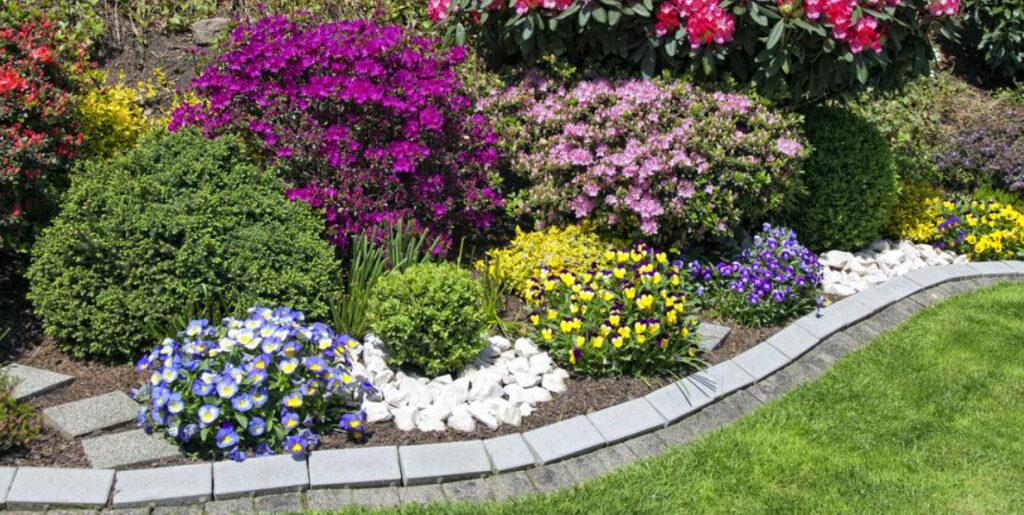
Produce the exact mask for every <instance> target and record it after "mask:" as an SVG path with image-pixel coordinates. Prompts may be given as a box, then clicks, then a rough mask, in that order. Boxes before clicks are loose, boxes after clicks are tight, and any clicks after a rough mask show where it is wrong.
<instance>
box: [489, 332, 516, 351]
mask: <svg viewBox="0 0 1024 515" xmlns="http://www.w3.org/2000/svg"><path fill="white" fill-rule="evenodd" d="M488 342H490V344H491V346H492V347H494V348H495V349H497V350H498V352H502V353H504V352H506V351H508V350H510V349H512V342H510V341H508V338H505V337H504V336H492V337H491V338H490V339H489V340H488Z"/></svg>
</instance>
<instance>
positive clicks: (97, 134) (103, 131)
mask: <svg viewBox="0 0 1024 515" xmlns="http://www.w3.org/2000/svg"><path fill="white" fill-rule="evenodd" d="M166 83H167V82H166V78H165V77H164V76H163V74H162V73H161V72H160V71H159V70H157V71H156V77H155V78H154V79H152V80H150V81H147V82H142V81H140V82H138V83H137V84H136V85H135V86H134V87H133V86H130V85H128V84H125V83H124V75H123V74H121V75H120V76H118V82H117V83H114V84H110V85H104V86H100V87H98V88H94V89H92V90H91V91H89V93H87V94H86V95H85V96H84V97H83V98H82V99H81V101H80V102H79V106H78V115H79V119H80V120H81V123H82V133H83V140H84V141H83V145H84V146H85V149H86V152H87V154H88V155H90V156H100V157H110V156H112V155H114V154H117V153H119V152H123V151H125V150H128V149H130V148H132V147H133V146H135V143H136V142H137V141H138V140H139V138H140V137H142V136H143V135H144V134H146V132H148V131H149V130H150V129H152V128H153V127H154V126H156V125H158V124H159V123H160V122H159V120H155V119H153V120H151V119H149V118H148V117H147V116H146V112H145V109H144V106H145V103H146V102H147V101H149V100H151V99H153V98H154V97H156V96H157V95H158V94H160V92H161V91H162V90H164V89H166V88H167V86H166Z"/></svg>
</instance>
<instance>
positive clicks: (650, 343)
mask: <svg viewBox="0 0 1024 515" xmlns="http://www.w3.org/2000/svg"><path fill="white" fill-rule="evenodd" d="M605 258H606V260H607V262H608V263H610V264H608V265H598V264H596V263H595V264H594V265H593V266H592V267H591V269H590V270H589V271H587V272H583V273H574V272H570V271H568V270H553V269H550V268H547V267H545V268H542V269H541V270H540V274H539V275H538V278H536V279H531V280H530V286H529V288H528V290H527V292H526V300H527V302H528V303H529V304H530V305H531V306H532V307H533V312H532V313H531V314H530V317H529V318H530V324H531V326H532V327H533V331H534V332H535V333H536V334H535V341H537V342H539V343H540V344H541V345H542V346H544V347H546V348H547V349H549V350H550V351H551V352H552V354H553V355H554V356H555V357H556V358H557V359H559V360H560V361H563V362H565V363H568V364H569V365H570V366H571V367H572V368H573V369H574V370H577V371H579V372H581V373H584V374H587V375H614V374H649V373H666V372H673V371H678V370H679V369H680V368H684V367H695V366H697V365H698V364H699V363H700V361H699V359H698V358H697V346H696V335H695V330H696V328H697V324H698V321H697V319H696V318H695V317H694V316H693V313H692V311H691V306H690V305H689V304H688V303H687V298H686V295H684V293H683V291H684V284H683V282H684V281H685V280H686V279H685V273H683V272H681V271H680V269H679V267H678V266H676V265H674V264H672V263H671V262H670V261H669V258H668V255H667V254H665V253H664V252H657V251H655V250H653V249H652V248H650V247H648V246H647V245H645V244H642V243H638V244H637V245H635V246H633V247H632V248H629V249H626V250H618V251H608V254H607V255H606V256H605Z"/></svg>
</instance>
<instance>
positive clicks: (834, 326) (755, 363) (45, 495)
mask: <svg viewBox="0 0 1024 515" xmlns="http://www.w3.org/2000/svg"><path fill="white" fill-rule="evenodd" d="M1004 278H1017V280H1024V261H1003V262H989V263H971V264H967V265H949V266H940V267H927V268H922V269H918V270H915V271H913V272H911V273H910V274H907V275H905V276H901V277H898V278H894V279H892V280H890V281H887V282H885V283H881V284H879V285H875V286H873V287H871V288H869V289H867V290H864V291H862V292H860V293H857V294H855V295H852V296H850V297H847V298H845V299H843V300H841V301H839V302H837V303H835V304H833V305H832V306H829V307H827V308H825V309H823V310H822V312H821V313H820V314H817V313H815V314H811V315H807V316H805V317H803V318H801V319H799V320H797V321H796V322H794V323H793V324H791V325H790V326H789V327H787V328H786V329H784V330H783V331H780V332H779V333H777V334H776V335H775V336H773V337H771V338H769V339H768V340H765V341H763V342H761V343H759V344H758V345H756V346H754V347H753V348H751V349H749V350H747V351H745V352H744V353H742V354H740V355H738V356H736V357H734V358H733V359H730V360H727V361H725V362H722V363H718V364H716V365H714V366H712V367H709V368H707V369H705V370H703V371H701V372H698V373H695V374H692V375H690V376H688V377H686V378H683V379H682V380H680V381H678V382H676V383H673V384H670V385H668V386H666V387H664V388H661V389H659V390H655V391H653V392H651V393H649V394H647V395H646V396H644V397H641V398H638V399H633V400H630V401H626V402H624V403H620V404H617V405H615V406H611V407H609V408H605V409H603V410H599V411H597V412H594V413H590V414H587V415H581V416H577V417H573V418H570V419H567V420H563V421H560V422H556V423H554V424H550V425H548V426H544V427H541V428H537V429H533V430H530V431H527V432H525V433H515V434H512V435H506V436H502V437H497V438H491V439H489V440H469V441H462V442H452V443H446V444H429V445H415V446H403V447H394V446H391V447H368V448H358V449H336V450H321V451H313V452H312V453H311V454H310V456H309V458H308V460H294V459H292V458H291V457H289V456H275V457H270V458H258V459H250V460H249V461H246V462H242V463H234V462H216V463H213V464H212V465H210V464H199V465H187V466H184V467H183V466H177V467H163V468H155V469H148V470H145V471H121V472H116V476H115V471H113V470H78V469H48V468H38V467H22V468H16V469H12V468H0V508H3V507H7V508H28V509H37V508H44V507H46V506H61V505H65V506H93V507H101V506H106V505H107V504H108V503H110V502H111V497H113V499H112V504H113V506H114V507H115V508H119V507H127V506H143V504H145V505H147V506H153V505H165V504H181V503H187V502H197V501H199V502H201V501H202V500H204V499H230V498H235V497H247V496H253V495H258V494H259V495H263V494H270V493H279V492H288V491H292V492H295V491H298V490H309V493H308V494H306V496H305V497H306V499H307V504H308V507H309V508H310V509H312V508H313V507H314V505H316V506H318V507H319V506H320V505H321V504H322V501H324V500H326V499H328V498H330V499H338V500H344V502H346V503H350V504H360V503H366V502H374V503H378V504H379V503H380V502H384V504H392V505H393V504H397V503H399V502H403V503H404V502H415V499H416V498H417V495H414V492H418V491H414V490H413V489H423V488H425V487H423V486H401V487H398V488H397V490H396V489H395V486H394V485H399V484H401V485H423V484H427V483H442V482H445V483H447V482H451V481H454V480H462V479H469V481H463V482H461V483H454V484H451V485H449V487H448V488H446V489H445V488H442V489H441V490H436V485H435V486H434V489H435V490H431V491H430V493H431V496H432V497H433V498H438V496H440V495H442V494H441V493H440V492H444V495H447V497H448V498H449V500H457V499H461V498H465V497H466V496H468V494H469V493H471V492H467V489H472V488H477V486H476V485H479V488H480V489H481V490H483V491H485V492H489V493H487V494H480V495H475V494H474V496H476V497H480V498H481V499H483V498H509V497H516V496H521V495H526V494H533V493H538V492H543V491H548V490H551V489H554V488H561V487H571V486H573V485H575V484H578V483H580V482H582V481H585V480H586V479H589V478H590V477H594V475H595V474H600V473H603V472H604V471H610V470H612V469H614V468H615V467H616V466H621V465H625V464H628V463H630V462H632V461H634V460H637V459H641V458H645V457H649V456H652V455H655V454H658V453H660V452H663V451H664V450H665V449H667V448H668V446H669V445H670V444H672V443H683V442H686V441H689V440H690V439H692V438H693V437H695V436H698V435H700V434H703V433H706V432H709V431H712V430H714V429H715V428H717V427H720V426H721V425H723V424H726V423H729V422H731V421H733V420H735V419H737V418H739V417H741V416H743V415H744V414H746V413H748V412H750V411H753V410H754V409H756V408H757V407H758V406H760V405H761V403H763V402H768V401H769V400H771V399H774V398H776V397H778V396H781V395H782V394H784V393H785V392H786V391H788V390H789V389H791V388H793V387H795V386H796V385H798V384H801V383H802V382H805V381H807V380H810V379H813V378H814V377H817V375H818V374H820V373H822V372H823V371H824V370H825V369H826V368H828V367H829V366H831V364H833V363H834V362H835V361H837V360H838V359H839V358H841V357H842V356H843V355H845V354H846V353H848V352H851V351H853V350H855V349H856V348H858V347H859V346H861V345H865V344H866V343H867V342H869V341H870V340H871V339H873V336H874V335H877V331H878V329H879V328H880V327H881V328H882V329H883V330H887V329H890V328H892V327H895V326H896V325H899V324H900V323H902V322H903V321H905V320H906V319H907V318H908V317H909V316H911V315H912V314H913V313H916V312H917V311H918V310H920V309H923V308H924V306H923V305H922V304H923V303H919V302H917V301H915V298H919V295H918V294H921V293H923V292H925V291H929V292H931V291H934V293H935V295H938V296H942V297H945V296H952V295H955V294H957V293H959V292H962V291H968V290H973V289H976V288H980V287H983V286H985V285H987V284H991V282H992V281H993V280H994V279H1004ZM972 279H973V280H976V281H974V282H975V283H976V284H967V283H965V287H963V288H961V287H957V288H936V287H937V286H940V285H943V284H946V283H950V282H955V281H970V280H972ZM862 322H867V323H866V324H862ZM652 431H653V433H652ZM618 442H622V443H618ZM355 463H358V464H360V465H359V466H358V467H351V465H353V464H355ZM346 465H348V466H349V467H346ZM185 467H198V469H193V470H190V471H189V472H192V471H194V470H203V471H205V470H209V472H210V476H211V477H210V479H207V478H206V476H205V475H204V474H205V472H204V473H203V474H189V476H190V477H192V478H193V480H192V481H191V482H190V483H187V484H186V483H182V484H180V486H181V488H180V489H179V490H178V491H176V492H167V493H163V492H153V491H152V490H149V489H148V488H147V486H149V485H150V484H151V483H152V482H153V481H152V479H155V478H165V480H164V481H158V482H162V483H165V484H166V483H167V481H168V480H171V478H173V477H174V476H175V474H181V473H183V472H186V469H185ZM574 467H576V469H574ZM346 468H350V469H352V470H359V471H361V473H357V474H352V475H350V474H347V473H345V472H344V470H345V469H346ZM523 469H525V473H524V472H523ZM517 470H518V472H514V471H517ZM371 472H372V473H371ZM72 476H74V479H72ZM484 476H487V477H485V478H484V479H479V478H481V477H484ZM19 479H20V481H19ZM211 479H212V480H211ZM171 481H173V480H171ZM63 483H74V490H75V493H74V495H76V496H77V497H76V498H74V499H72V500H70V501H69V500H68V499H67V498H66V496H67V491H66V488H64V489H55V488H54V487H55V485H57V484H62V486H63ZM338 487H342V489H341V490H326V489H327V488H338ZM351 488H356V490H350V489H351ZM7 490H9V491H7ZM54 490H63V491H59V492H58V491H54ZM406 490H409V494H407V495H403V494H402V493H401V492H404V491H406ZM112 492H113V493H112ZM314 492H317V494H316V495H314ZM334 492H338V494H335V493H334ZM498 492H500V494H499V493H498ZM491 494H493V495H491ZM474 496H470V497H474ZM419 497H422V496H419ZM401 499H406V500H401ZM257 500H258V499H257ZM72 501H73V502H72ZM217 502H225V501H217ZM339 502H341V501H339Z"/></svg>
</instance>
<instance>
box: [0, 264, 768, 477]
mask: <svg viewBox="0 0 1024 515" xmlns="http://www.w3.org/2000/svg"><path fill="white" fill-rule="evenodd" d="M4 263H7V264H8V266H3V267H0V268H2V269H3V270H0V327H11V328H12V331H11V334H10V335H9V336H8V338H7V340H6V341H5V342H4V343H3V344H2V345H0V365H3V364H8V363H13V362H18V363H22V364H25V365H29V366H33V367H38V368H43V369H46V370H53V371H56V372H60V373H62V374H67V375H70V376H72V377H74V378H75V380H74V382H73V383H71V384H70V385H68V386H66V387H63V388H60V389H58V390H56V391H53V392H50V393H48V394H45V395H42V396H40V397H37V398H35V399H32V400H31V401H29V404H31V405H32V406H34V407H36V408H37V409H40V410H41V409H43V408H46V407H50V406H55V405H58V404H63V403H66V402H71V401H75V400H79V399H84V398H86V397H91V396H94V395H100V394H103V393H107V392H111V391H116V390H120V391H123V392H126V393H127V392H128V391H130V390H131V389H132V388H135V387H137V386H139V385H140V384H142V383H143V382H144V380H145V377H144V375H143V374H140V373H138V372H137V371H135V369H134V367H133V366H132V365H130V364H121V365H111V364H100V363H94V362H90V361H83V360H77V359H73V358H71V357H69V356H68V355H67V354H65V353H64V352H62V351H61V350H60V349H58V348H57V346H56V345H55V344H54V343H53V342H52V341H51V340H50V339H49V338H47V337H46V336H45V335H44V334H43V332H42V327H41V324H40V322H39V320H38V319H37V318H35V317H34V316H33V315H32V313H31V310H30V306H29V303H28V302H27V301H26V300H25V293H26V291H27V288H28V285H27V281H26V280H25V279H24V278H23V277H22V276H21V274H22V273H23V271H24V261H23V260H22V259H20V258H10V257H7V256H5V259H4ZM716 323H720V324H724V325H728V326H730V327H733V331H732V333H731V334H730V335H729V337H728V338H727V339H726V341H725V342H723V343H722V344H721V345H720V346H719V347H718V348H717V349H715V350H714V351H712V352H709V353H707V354H705V356H704V357H705V359H706V360H707V361H708V363H709V364H715V363H719V362H722V361H724V360H727V359H729V358H731V357H733V356H735V355H737V354H739V353H741V352H743V351H744V350H746V349H749V348H751V347H753V346H754V345H756V344H757V343H758V342H761V341H763V340H764V339H766V338H768V337H769V336H771V335H772V334H775V332H777V331H779V330H780V329H781V327H766V328H756V329H755V328H745V327H740V326H738V325H737V324H734V323H731V322H729V321H716ZM675 379H676V378H671V377H644V378H638V377H610V378H598V379H592V378H586V377H579V376H573V377H570V378H569V380H568V381H566V387H567V389H566V391H565V392H564V393H562V394H559V395H555V396H554V398H553V399H552V400H551V401H550V402H547V403H543V404H540V405H538V407H537V409H536V410H535V411H534V412H533V413H532V414H531V415H530V416H528V417H525V418H524V419H523V423H522V425H520V426H518V427H514V426H509V425H503V426H500V427H499V428H498V429H497V430H490V429H488V428H486V427H484V426H483V425H480V424H477V430H476V431H475V432H473V433H469V434H464V433H459V432H457V431H452V430H449V431H445V432H440V433H420V432H418V431H408V432H406V431H399V430H398V429H397V428H396V427H395V426H394V424H392V423H390V422H385V423H380V424H375V425H373V427H372V428H371V429H372V437H371V438H370V439H369V441H368V442H366V443H364V444H357V443H354V442H352V441H350V440H349V439H348V438H347V437H346V436H345V435H343V434H331V435H327V436H325V437H324V438H323V439H322V442H321V446H320V448H339V447H351V446H363V445H369V446H378V445H414V444H425V443H438V442H450V441H458V440H470V439H477V438H491V437H494V436H501V435H505V434H511V433H516V432H520V431H525V430H529V429H534V428H537V427H541V426H544V425H547V424H551V423H553V422H557V421H559V420H564V419H567V418H571V417H574V416H576V415H581V414H585V413H590V412H593V411H596V410H600V409H603V408H606V407H608V406H612V405H615V404H618V403H620V402H623V401H627V400H630V399H635V398H637V397H640V396H643V395H645V394H647V393H648V392H650V391H653V390H656V389H658V388H661V387H662V386H664V385H666V384H669V383H671V382H672V381H674V380H675ZM187 461H189V459H188V458H176V459H172V460H164V461H161V462H159V463H157V464H150V465H147V466H155V465H167V464H174V463H183V462H187ZM0 465H8V466H9V465H15V466H31V465H46V466H61V467H87V466H88V460H87V459H86V457H85V454H84V453H83V451H82V446H81V444H80V443H79V442H78V441H76V440H73V439H69V438H66V437H64V436H62V435H60V434H59V433H58V432H57V431H55V430H53V429H51V428H48V427H46V426H45V425H44V426H43V429H42V433H41V434H40V436H39V438H37V439H35V440H34V441H33V442H31V443H30V444H29V445H27V446H25V447H21V448H15V449H11V450H7V451H3V452H0Z"/></svg>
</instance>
